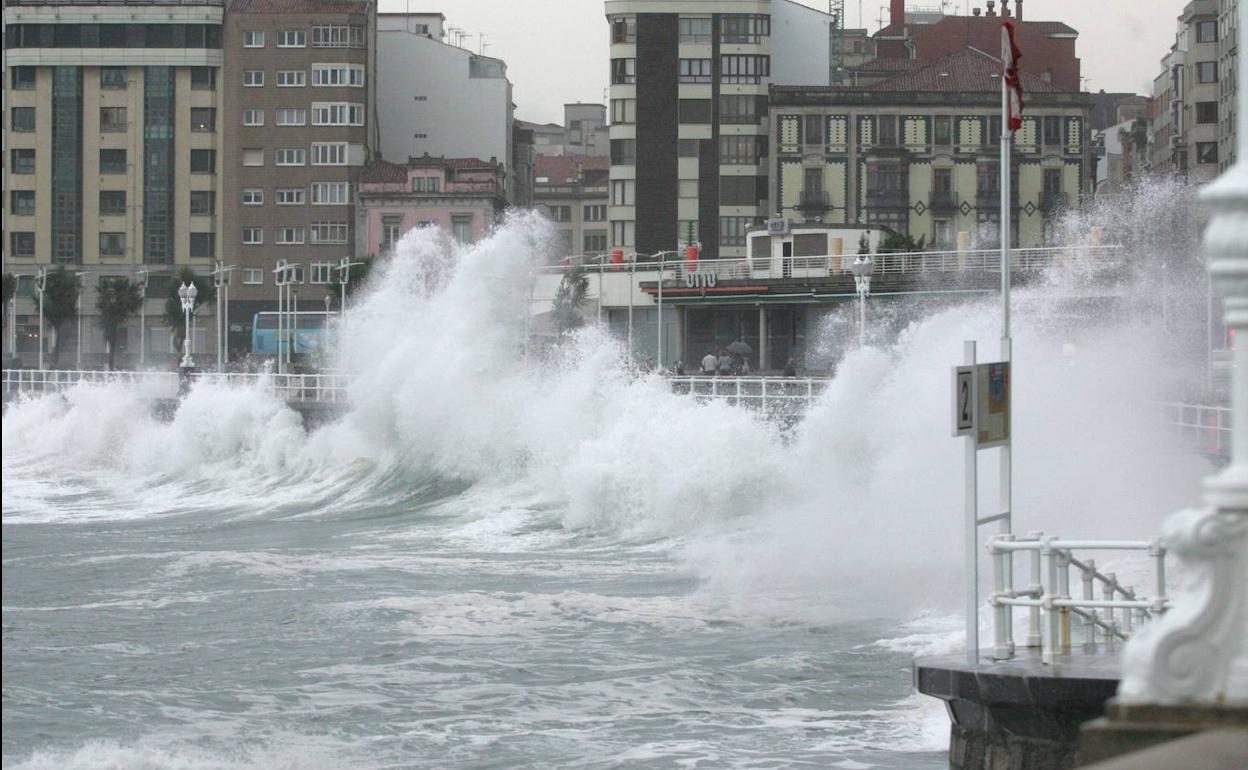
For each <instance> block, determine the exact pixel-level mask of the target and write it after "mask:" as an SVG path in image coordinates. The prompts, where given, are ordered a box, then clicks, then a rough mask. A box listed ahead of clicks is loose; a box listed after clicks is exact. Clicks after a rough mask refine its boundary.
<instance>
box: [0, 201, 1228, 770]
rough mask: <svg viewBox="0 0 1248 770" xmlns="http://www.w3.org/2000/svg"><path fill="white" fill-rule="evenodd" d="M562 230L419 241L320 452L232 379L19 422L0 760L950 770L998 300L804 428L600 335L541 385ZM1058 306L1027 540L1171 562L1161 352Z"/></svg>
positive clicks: (34, 408) (853, 381)
mask: <svg viewBox="0 0 1248 770" xmlns="http://www.w3.org/2000/svg"><path fill="white" fill-rule="evenodd" d="M549 238H550V233H549V231H548V230H547V229H546V228H545V226H544V225H543V224H541V222H540V221H538V220H537V219H529V218H524V217H516V218H514V219H513V220H512V222H511V223H510V224H508V225H506V226H504V227H503V228H500V230H499V231H497V232H496V233H495V234H494V235H493V236H492V237H491V238H489V239H487V240H485V241H483V242H481V243H479V244H476V245H474V246H471V247H461V246H458V245H456V244H453V243H450V242H449V241H447V240H446V239H445V238H444V236H442V235H440V234H439V233H438V232H437V231H433V230H425V231H415V232H413V233H411V234H409V235H408V236H407V237H406V238H405V239H404V241H403V242H402V243H401V245H400V247H399V250H398V254H397V256H396V258H395V259H394V260H393V261H392V262H391V263H390V264H389V265H388V266H387V267H386V268H384V269H383V270H381V271H380V275H379V276H378V277H377V278H376V279H375V280H374V281H373V285H372V286H371V287H370V288H369V289H368V290H367V291H366V292H365V294H364V295H363V296H362V297H361V299H360V300H359V302H358V304H357V306H356V307H355V309H354V310H353V312H352V314H351V316H350V318H349V320H348V323H347V325H346V326H345V327H344V328H342V329H340V330H338V332H339V333H338V334H337V335H336V336H337V338H338V342H339V345H340V351H339V355H340V356H341V365H342V366H343V368H345V369H347V370H349V371H352V372H357V373H358V374H359V375H360V377H359V380H358V383H357V385H356V386H354V387H355V389H354V392H353V393H352V398H353V401H352V403H353V406H352V408H351V409H350V411H349V412H348V413H347V414H345V415H344V416H343V417H342V418H341V419H340V420H338V421H336V422H334V423H332V424H328V425H325V426H323V427H320V428H317V429H315V430H307V429H305V428H304V426H303V425H302V424H301V422H300V419H299V416H298V415H297V414H295V413H294V412H291V411H290V410H289V409H287V408H286V407H285V406H284V404H282V403H280V402H279V401H277V400H275V399H273V398H271V397H269V396H268V395H266V394H265V393H264V392H263V391H262V390H260V389H247V388H228V387H225V386H221V385H212V384H203V385H200V386H198V387H197V388H196V389H195V390H194V391H193V392H191V393H190V394H189V395H188V396H187V397H186V399H185V400H184V401H183V403H182V405H181V406H180V408H179V410H178V412H177V414H176V415H175V416H174V418H173V419H172V420H171V421H169V422H159V421H157V420H155V419H154V418H152V417H151V416H150V415H149V413H148V411H147V409H146V407H145V405H144V402H143V397H142V396H143V394H142V393H140V392H137V391H134V390H131V389H128V388H125V387H122V386H116V385H105V386H90V387H88V386H84V387H79V388H77V389H75V390H72V391H69V392H67V393H66V394H64V395H58V396H52V397H47V398H42V399H32V400H27V401H23V402H20V403H16V404H13V405H11V406H10V408H9V410H8V411H7V413H6V414H5V416H4V420H3V523H2V526H3V576H2V577H3V685H2V689H3V716H2V720H3V764H4V766H5V767H13V768H71V769H77V768H152V769H156V768H161V769H164V768H169V769H171V770H172V769H176V770H190V769H195V770H198V769H199V768H340V767H351V768H442V767H463V768H487V767H488V768H513V767H584V768H611V767H656V768H658V767H663V768H666V767H687V768H694V767H698V768H719V767H731V768H781V767H820V768H825V767H836V768H845V769H846V770H863V769H865V768H919V769H922V768H940V767H944V766H945V764H946V763H945V749H946V742H947V737H948V721H947V717H946V716H945V712H944V709H943V706H942V705H941V704H940V703H939V702H937V701H934V700H931V699H928V698H924V697H921V696H918V695H917V694H915V693H914V692H913V690H912V685H911V674H910V662H911V660H912V658H913V656H915V655H927V654H942V653H948V652H953V651H956V650H959V649H961V647H962V645H963V641H964V640H963V638H962V632H961V629H962V619H961V617H960V614H959V609H960V607H961V604H962V599H961V595H960V592H959V585H960V583H959V581H960V569H961V552H960V543H961V524H960V522H961V478H962V473H961V468H962V466H961V452H962V448H961V444H960V443H959V442H957V441H955V440H953V439H952V438H950V436H949V414H948V412H949V408H950V404H949V377H950V375H949V367H950V366H951V365H952V364H954V363H956V362H958V361H959V360H960V357H961V344H962V341H963V340H964V339H978V340H980V341H981V343H982V345H983V347H982V348H981V350H984V351H988V350H994V349H995V347H994V344H993V343H992V340H993V339H994V337H995V336H996V333H997V327H996V324H997V323H998V321H997V316H996V313H995V308H994V306H993V305H992V304H990V303H987V304H977V303H970V304H966V305H962V306H957V307H952V308H946V309H944V310H941V311H939V312H934V313H930V314H928V315H925V316H923V317H916V318H914V319H911V320H909V321H908V322H906V323H902V324H899V325H898V326H897V327H896V328H900V329H902V331H900V332H899V333H898V334H897V335H896V336H895V337H894V338H892V339H889V340H880V341H879V344H877V345H875V346H874V347H870V348H866V349H862V350H850V351H848V352H847V353H846V354H845V357H844V360H843V361H842V363H841V365H840V366H839V368H838V370H837V375H836V378H835V380H834V381H833V382H832V383H831V385H830V387H829V388H828V390H827V392H826V393H825V395H824V396H823V397H822V399H821V400H820V401H819V402H818V403H817V404H815V405H814V406H813V407H812V408H811V410H810V412H809V413H808V415H807V417H806V419H805V420H804V421H803V422H802V423H801V424H800V425H799V426H798V427H797V428H796V429H794V430H792V431H782V430H781V429H780V428H779V426H776V425H773V424H770V423H768V422H767V421H765V420H763V419H761V418H760V417H759V416H758V415H756V414H754V413H753V412H751V411H749V410H748V409H745V408H737V407H732V406H729V405H726V404H722V403H709V404H700V403H696V402H694V401H691V400H690V399H688V398H680V397H677V396H674V395H672V394H671V393H670V392H669V391H668V389H667V388H666V386H665V385H664V384H663V383H662V382H661V381H659V380H657V379H655V378H648V377H646V376H643V375H639V374H637V373H636V372H633V371H630V369H629V367H628V366H627V365H626V364H625V362H624V355H623V352H622V350H621V347H620V345H619V344H618V341H616V340H613V339H611V338H610V337H609V336H608V335H607V334H606V333H605V332H604V331H603V330H601V329H597V328H592V327H591V328H587V329H585V330H583V331H582V332H580V333H579V334H577V335H576V336H575V337H574V338H573V339H570V340H568V341H567V342H566V343H564V344H563V345H562V346H561V347H560V348H559V349H558V350H556V351H552V352H550V353H548V354H546V355H545V356H543V358H542V360H540V361H538V360H535V359H529V360H525V358H524V357H523V356H522V355H520V354H519V351H520V350H521V348H522V339H521V330H522V329H523V323H522V321H521V320H520V319H521V314H522V313H523V312H524V309H525V297H524V293H523V290H522V289H518V288H517V287H523V286H524V285H525V283H526V280H527V274H528V270H529V265H530V264H531V263H532V262H533V260H539V259H541V258H542V256H543V244H545V243H547V242H548V241H549ZM1061 278H1062V277H1061V276H1054V277H1053V280H1052V281H1050V282H1049V284H1048V285H1047V286H1045V287H1042V288H1038V289H1034V290H1032V291H1030V292H1022V293H1020V295H1019V298H1018V302H1017V305H1016V311H1017V318H1016V332H1015V335H1016V336H1015V351H1016V358H1017V363H1016V366H1015V373H1014V378H1015V379H1014V382H1015V399H1016V404H1017V406H1018V409H1017V412H1016V414H1015V436H1016V447H1015V457H1016V476H1015V478H1016V481H1015V486H1016V489H1015V501H1016V509H1017V514H1016V516H1017V519H1018V524H1017V526H1016V529H1018V530H1020V531H1025V530H1029V529H1044V530H1046V531H1050V532H1056V533H1061V534H1063V535H1068V536H1072V537H1074V536H1078V537H1102V536H1113V537H1132V536H1145V535H1150V534H1153V533H1155V532H1156V531H1157V529H1158V525H1159V522H1160V520H1161V518H1162V517H1163V516H1164V515H1165V514H1166V513H1168V512H1169V511H1171V510H1173V509H1175V508H1177V507H1180V506H1182V505H1185V504H1187V503H1189V502H1190V501H1191V500H1192V499H1193V498H1194V495H1195V488H1196V483H1197V480H1198V479H1199V477H1200V475H1201V473H1203V472H1204V470H1205V468H1204V467H1203V466H1202V464H1201V463H1200V461H1199V460H1198V459H1196V458H1194V457H1192V456H1191V455H1190V453H1189V452H1187V451H1186V450H1185V448H1184V447H1182V446H1180V445H1178V444H1176V443H1175V441H1174V439H1173V437H1172V436H1171V435H1170V434H1169V433H1168V432H1167V431H1166V429H1165V426H1164V425H1162V424H1161V422H1160V420H1159V419H1153V418H1151V417H1149V414H1148V410H1147V404H1148V403H1149V402H1150V401H1152V400H1154V399H1156V398H1158V397H1159V396H1160V393H1159V387H1160V386H1159V382H1160V381H1161V380H1163V379H1164V378H1162V377H1159V376H1158V372H1159V371H1161V370H1163V369H1164V368H1165V366H1166V362H1167V358H1166V355H1167V354H1165V353H1163V352H1162V351H1161V350H1159V349H1154V346H1153V345H1152V344H1150V342H1149V339H1150V337H1149V335H1141V334H1139V333H1138V332H1139V329H1140V325H1141V324H1142V323H1143V324H1147V323H1148V320H1147V319H1143V320H1141V318H1140V317H1139V316H1138V315H1134V314H1131V313H1121V312H1115V313H1114V314H1111V315H1109V316H1107V317H1105V318H1103V319H1101V320H1100V321H1098V322H1097V323H1093V324H1089V323H1086V322H1085V323H1079V324H1074V325H1072V324H1071V323H1067V322H1065V321H1063V317H1062V316H1061V314H1060V313H1058V312H1057V311H1056V310H1055V308H1059V307H1061V304H1060V302H1059V299H1060V297H1061V296H1062V291H1063V290H1064V289H1063V287H1064V286H1065V285H1066V284H1064V283H1063V281H1062V280H1061ZM829 336H830V337H835V336H836V335H835V334H829ZM829 344H833V345H835V344H839V343H837V342H836V340H832V341H831V342H830V343H829ZM991 454H992V453H984V459H985V466H986V467H985V468H984V469H983V471H982V478H983V479H985V487H984V488H983V490H982V491H983V494H984V495H985V497H986V498H987V499H991V498H992V496H993V495H994V494H995V490H994V489H993V488H992V486H991V480H992V479H994V478H995V474H994V473H993V470H992V467H991V465H992V460H993V458H992V457H991ZM1128 571H1129V570H1128Z"/></svg>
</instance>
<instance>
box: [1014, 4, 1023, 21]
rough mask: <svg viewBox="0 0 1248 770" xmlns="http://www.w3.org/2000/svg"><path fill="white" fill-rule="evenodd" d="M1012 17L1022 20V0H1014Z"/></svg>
mask: <svg viewBox="0 0 1248 770" xmlns="http://www.w3.org/2000/svg"><path fill="white" fill-rule="evenodd" d="M1014 18H1016V19H1018V20H1019V21H1022V20H1023V0H1014Z"/></svg>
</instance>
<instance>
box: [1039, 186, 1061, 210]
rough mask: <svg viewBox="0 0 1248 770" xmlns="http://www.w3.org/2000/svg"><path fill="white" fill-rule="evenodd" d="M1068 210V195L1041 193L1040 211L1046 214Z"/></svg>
mask: <svg viewBox="0 0 1248 770" xmlns="http://www.w3.org/2000/svg"><path fill="white" fill-rule="evenodd" d="M1064 208H1066V193H1064V192H1057V191H1051V190H1045V191H1044V192H1042V193H1040V210H1041V211H1045V212H1053V211H1061V210H1062V209H1064Z"/></svg>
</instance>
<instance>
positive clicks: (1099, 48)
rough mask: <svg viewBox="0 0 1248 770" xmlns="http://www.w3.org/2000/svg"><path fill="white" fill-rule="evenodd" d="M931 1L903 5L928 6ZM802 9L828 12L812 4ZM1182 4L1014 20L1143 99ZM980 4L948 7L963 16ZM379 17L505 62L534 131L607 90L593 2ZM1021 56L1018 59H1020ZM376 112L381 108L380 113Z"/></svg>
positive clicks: (1152, 2) (867, 5)
mask: <svg viewBox="0 0 1248 770" xmlns="http://www.w3.org/2000/svg"><path fill="white" fill-rule="evenodd" d="M939 1H940V0H909V4H911V5H914V6H916V7H918V6H935V5H937V4H938V3H939ZM802 2H803V4H804V5H809V6H811V7H815V8H825V9H826V7H827V5H826V2H820V0H802ZM1185 4H1186V0H1026V3H1025V5H1024V13H1023V17H1024V18H1025V19H1036V20H1045V21H1064V22H1066V23H1067V24H1069V25H1070V26H1072V27H1074V28H1075V29H1076V30H1078V31H1079V42H1078V48H1077V52H1078V55H1079V58H1080V59H1082V60H1083V75H1084V77H1086V78H1087V81H1086V82H1085V84H1084V88H1086V89H1088V90H1091V91H1098V90H1101V89H1104V90H1106V91H1134V92H1136V93H1147V89H1148V88H1150V87H1151V83H1152V80H1153V76H1154V74H1156V73H1155V72H1154V70H1156V69H1157V68H1158V67H1159V66H1160V60H1161V57H1162V55H1163V54H1165V52H1166V51H1168V50H1169V48H1170V45H1171V44H1172V43H1173V42H1174V33H1175V28H1176V22H1175V19H1176V18H1177V17H1178V15H1179V13H1180V12H1181V11H1182V10H1183V6H1184V5H1185ZM886 5H887V3H886V2H884V1H883V0H861V2H859V0H845V6H846V8H845V12H846V16H847V21H848V22H849V26H858V18H859V16H858V9H859V7H861V8H862V16H863V17H864V19H865V21H864V23H863V24H864V25H865V26H866V27H867V28H868V29H870V30H872V31H875V30H876V29H878V28H879V24H878V22H877V19H878V18H879V17H880V15H881V14H883V15H884V16H887V14H888V11H887V8H885V9H884V10H883V11H881V6H886ZM983 5H984V1H983V0H955V1H954V2H949V3H948V6H949V12H953V11H954V10H955V9H956V11H957V12H959V13H965V12H966V9H967V8H970V7H974V6H981V7H982V6H983ZM380 6H381V10H383V11H404V10H408V9H410V10H412V11H430V10H439V11H441V12H442V13H444V14H445V15H446V23H447V25H448V26H454V27H460V28H462V29H464V30H466V31H467V32H469V33H470V34H471V35H472V37H470V38H468V39H466V40H465V42H464V46H465V47H467V48H471V49H472V50H474V51H476V50H478V46H479V45H480V43H481V37H480V36H481V35H484V36H485V44H486V48H485V53H487V54H489V55H490V56H498V57H501V58H502V59H505V60H506V62H507V73H508V76H509V77H510V78H511V82H512V83H513V84H514V85H515V101H516V115H517V116H518V117H520V118H523V119H524V120H532V121H536V122H539V123H546V122H552V123H561V122H562V121H563V104H564V103H565V102H576V101H585V102H603V101H604V100H605V98H606V97H605V93H604V92H605V89H606V87H607V67H608V64H607V58H608V57H607V22H606V18H605V16H604V14H603V3H602V0H411V1H410V2H408V0H380ZM1024 54H1026V52H1025V51H1024ZM383 108H384V106H383Z"/></svg>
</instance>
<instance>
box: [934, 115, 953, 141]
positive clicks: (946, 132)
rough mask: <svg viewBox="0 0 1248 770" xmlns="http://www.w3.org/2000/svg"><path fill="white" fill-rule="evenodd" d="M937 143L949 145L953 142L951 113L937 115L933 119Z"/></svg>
mask: <svg viewBox="0 0 1248 770" xmlns="http://www.w3.org/2000/svg"><path fill="white" fill-rule="evenodd" d="M932 129H933V133H934V134H935V135H936V137H935V138H936V144H940V145H946V146H948V145H949V144H951V143H952V142H953V118H952V117H950V116H949V115H937V116H936V117H935V118H934V119H933V121H932Z"/></svg>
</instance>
